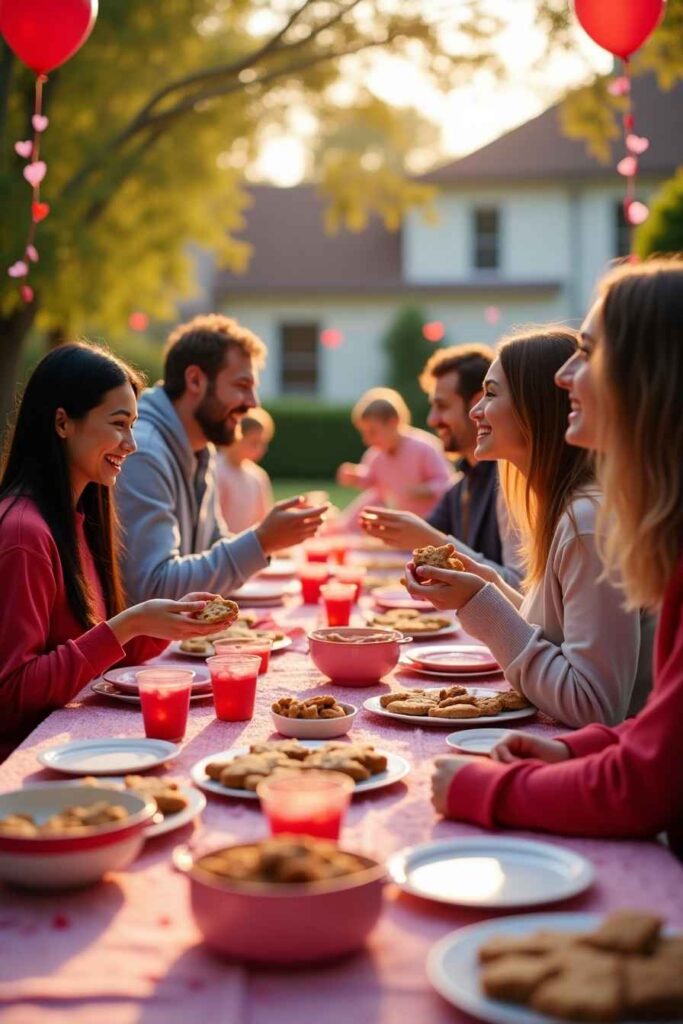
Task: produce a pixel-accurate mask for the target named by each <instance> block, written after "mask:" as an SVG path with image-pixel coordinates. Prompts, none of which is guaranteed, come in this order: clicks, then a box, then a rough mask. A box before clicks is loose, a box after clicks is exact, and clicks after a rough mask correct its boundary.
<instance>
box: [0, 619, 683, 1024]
mask: <svg viewBox="0 0 683 1024" xmlns="http://www.w3.org/2000/svg"><path fill="white" fill-rule="evenodd" d="M277 614H279V618H280V620H281V621H283V622H286V623H287V625H294V624H296V623H297V622H305V621H306V613H305V612H304V611H303V610H302V609H296V608H291V609H288V610H287V611H284V612H280V613H277ZM295 646H296V645H295ZM416 681H417V677H412V678H411V677H410V676H408V675H407V674H405V673H403V672H397V673H395V674H394V679H393V682H394V684H395V685H397V684H402V683H405V682H410V683H411V684H413V685H415V684H416ZM390 682H392V680H387V681H386V684H384V685H381V686H375V687H371V688H367V689H357V690H350V689H348V688H341V687H334V686H331V685H330V684H329V683H326V682H324V680H323V679H322V677H321V676H320V674H319V673H318V672H317V671H316V670H315V668H314V667H313V666H312V664H311V662H310V660H309V659H308V658H307V657H306V656H305V655H304V654H303V653H301V652H300V651H296V650H292V651H290V652H287V653H285V654H281V655H276V656H274V657H273V659H272V661H271V670H270V672H269V673H268V675H267V676H266V677H265V679H264V680H263V683H262V686H261V692H260V697H259V699H258V701H257V705H258V706H257V711H256V715H255V717H254V719H253V721H251V722H249V723H247V724H244V723H239V724H234V725H231V724H226V723H221V722H217V721H216V720H215V718H214V715H213V708H212V705H211V703H210V702H207V703H204V702H202V703H201V704H195V705H193V706H192V710H191V715H190V719H191V720H190V725H189V731H188V736H187V739H186V741H185V743H184V744H183V748H182V752H181V754H180V757H179V758H178V759H177V760H176V761H175V762H174V763H173V764H172V765H171V766H170V770H171V772H172V774H174V775H176V776H178V777H181V776H186V775H187V774H188V773H189V770H190V768H191V766H192V765H193V764H194V762H195V761H197V760H199V759H200V758H202V757H204V756H205V755H207V754H211V753H215V752H217V751H221V750H225V749H227V748H228V747H230V746H233V745H239V744H242V743H245V742H248V741H253V740H262V739H264V738H267V737H269V736H271V733H272V730H271V720H270V717H269V713H268V708H269V706H270V703H271V701H272V699H273V698H274V697H275V696H277V695H284V694H290V693H309V694H312V693H316V692H323V691H325V692H332V693H335V694H336V695H337V696H338V697H339V698H340V699H344V700H346V701H352V702H353V703H358V704H360V703H362V701H363V700H365V699H366V698H367V697H369V696H373V695H375V694H378V693H382V692H384V691H386V690H387V689H388V685H387V684H389V683H390ZM454 727H455V726H454ZM523 727H524V728H528V729H533V730H539V731H544V732H549V731H552V730H553V726H552V724H550V723H549V722H547V721H545V722H543V721H539V720H532V721H531V722H530V723H528V724H526V723H525V724H524V725H523ZM141 731H142V722H141V716H140V712H139V710H137V709H136V708H135V707H129V706H127V705H123V704H114V703H107V702H106V701H103V700H101V699H99V698H97V697H94V695H92V694H91V693H90V692H89V690H88V688H86V689H85V690H84V691H83V692H82V693H81V695H80V697H79V699H78V700H76V701H74V702H73V703H72V704H71V705H70V706H69V707H67V708H64V709H63V710H60V711H57V712H55V713H53V714H52V715H50V717H49V718H48V719H47V720H46V721H45V722H44V723H43V724H42V725H41V726H40V727H39V728H38V729H36V730H35V732H34V733H33V734H32V735H31V736H30V737H29V738H28V739H27V740H26V741H25V743H23V744H22V746H21V747H20V748H19V749H18V750H17V751H16V752H15V753H14V754H13V755H12V756H11V757H10V758H9V760H8V761H7V762H6V763H5V764H4V765H3V766H2V768H1V769H0V784H1V786H2V789H3V790H7V789H12V788H15V787H17V786H20V785H22V783H24V782H25V781H29V780H32V781H38V780H41V779H48V778H54V776H53V775H51V773H49V772H46V771H43V770H40V766H39V764H38V762H37V761H36V753H37V752H38V751H39V750H42V749H45V748H47V747H50V746H52V745H54V744H56V743H60V742H65V741H67V740H69V739H84V738H91V737H97V736H139V735H140V734H141ZM447 734H448V729H443V730H442V729H425V728H419V727H417V726H416V725H415V724H414V723H412V722H406V724H405V725H404V724H402V723H398V722H397V723H394V722H388V721H387V720H383V719H380V718H377V717H372V716H371V715H369V714H367V713H365V712H363V713H362V714H361V715H360V716H359V718H358V720H357V722H356V724H355V725H354V730H353V734H352V735H353V737H354V738H356V739H367V740H373V741H375V742H376V744H377V745H378V746H382V747H385V748H388V749H390V750H392V751H395V752H397V753H400V754H403V755H404V756H405V757H407V758H408V760H409V761H410V763H411V766H412V767H411V773H410V775H409V776H408V777H407V779H406V780H405V782H402V783H398V784H397V785H395V786H393V787H391V788H389V789H385V790H379V791H377V792H373V793H369V794H367V795H366V796H364V797H362V798H357V799H356V800H355V801H354V802H353V805H352V807H351V810H350V813H349V816H348V819H347V824H346V826H345V829H344V835H343V843H344V845H345V846H347V847H348V848H349V849H357V850H364V851H366V852H368V853H371V854H373V855H374V856H378V857H382V858H384V857H386V856H387V855H388V854H390V853H393V852H394V851H395V850H398V849H400V848H401V847H404V846H406V845H410V844H413V843H418V842H424V841H426V840H429V839H432V838H439V837H448V836H455V835H468V834H476V833H477V832H478V831H479V830H477V829H474V828H471V827H469V826H466V825H460V824H457V823H454V822H448V821H443V820H441V819H440V818H439V817H438V816H437V815H436V814H435V812H434V810H433V808H432V805H431V802H430V798H429V797H430V775H431V771H430V764H431V761H432V758H433V757H434V756H435V755H436V754H440V753H447V752H448V747H447V746H446V744H445V742H444V740H445V737H446V735H447ZM265 833H266V828H265V823H264V819H263V818H262V816H261V814H260V812H259V810H258V806H257V805H255V804H253V803H247V802H246V801H243V802H240V801H237V800H224V799H219V798H213V797H210V798H209V804H208V807H207V809H206V811H205V812H204V815H203V819H202V822H201V826H199V827H198V828H197V829H196V830H195V831H194V832H193V829H192V826H187V827H186V828H185V829H182V830H179V831H177V832H174V833H171V834H169V835H167V836H165V837H160V838H159V839H156V840H152V841H150V842H148V843H147V845H146V846H145V848H144V851H143V853H142V855H141V857H140V858H139V859H138V861H137V862H136V863H135V864H134V865H133V867H132V868H131V869H129V870H128V871H127V872H126V873H123V874H119V875H115V876H112V877H111V878H110V879H109V880H108V881H106V882H104V883H102V884H101V885H99V886H97V887H95V888H92V889H89V890H85V891H82V892H78V893H65V894H61V895H44V894H28V893H21V892H18V891H17V892H12V891H10V890H3V891H2V892H1V893H0V1004H2V1010H1V1011H0V1017H2V1020H3V1022H4V1024H34V1022H35V1024H92V1022H93V1021H95V1020H97V1022H98V1024H169V1022H173V1024H175V1022H179V1024H180V1022H183V1024H184V1022H186V1021H190V1020H197V1021H201V1022H202V1024H281V1022H282V1024H307V1022H309V1021H321V1022H324V1024H349V1022H350V1021H353V1022H354V1024H355V1022H357V1024H396V1022H398V1021H399V1020H401V1021H403V1020H413V1021H416V1022H420V1024H446V1022H453V1021H460V1022H462V1021H467V1020H470V1018H468V1017H467V1016H466V1015H464V1014H462V1013H460V1012H458V1011H456V1010H454V1009H453V1008H452V1007H450V1006H449V1005H448V1004H447V1003H445V1002H443V1001H442V1000H441V998H440V997H439V996H437V995H436V994H435V993H434V992H433V991H432V989H431V988H430V985H429V983H428V981H427V977H426V973H425V957H426V955H427V952H428V950H429V948H430V946H431V945H432V944H433V943H434V942H435V941H436V940H438V939H440V938H441V937H442V936H443V935H445V934H446V933H447V932H449V931H451V930H452V929H454V928H457V927H458V926H460V925H462V924H466V923H470V922H473V921H476V920H481V919H484V918H485V917H486V916H489V915H486V914H482V913H478V912H474V911H469V910H463V909H458V908H455V907H442V906H438V905H436V904H430V903H427V902H424V901H420V900H417V899H413V898H411V897H406V896H402V895H400V894H399V893H398V892H397V891H395V890H394V889H393V887H388V889H387V895H386V904H385V909H384V913H383V915H382V917H381V920H380V923H379V925H378V927H377V928H376V929H375V931H374V933H373V934H372V936H371V939H370V941H369V943H368V946H367V948H366V949H365V950H364V951H362V952H360V953H358V954H357V955H355V956H353V957H350V958H348V959H346V960H344V961H343V962H339V963H336V964H333V965H329V966H323V967H320V968H315V969H303V970H266V969H251V968H246V967H242V966H233V965H228V964H225V963H222V962H220V961H219V960H217V959H214V958H213V957H212V956H210V955H209V954H208V953H207V952H206V951H205V950H204V948H203V947H202V945H201V944H200V941H199V935H198V933H197V931H196V929H195V927H194V925H193V922H192V918H191V916H190V912H189V906H188V892H187V883H186V881H185V879H184V878H183V877H182V876H181V875H179V874H177V873H176V872H175V871H174V870H173V869H172V867H171V863H170V855H171V851H172V850H173V847H174V846H175V845H176V844H177V843H179V842H187V841H189V840H192V841H196V840H199V839H201V841H202V842H204V841H205V840H208V841H211V840H212V839H214V838H215V840H216V844H218V843H219V842H222V841H228V842H229V841H231V840H245V839H250V838H257V837H261V836H263V835H265ZM549 841H550V842H554V843H561V844H562V845H565V846H568V847H570V848H571V849H574V850H576V851H578V852H579V853H582V854H583V855H584V856H586V857H588V858H589V859H590V860H591V862H592V863H593V865H594V868H595V871H596V882H595V885H594V886H593V887H592V889H591V890H589V891H588V892H587V893H585V894H584V895H582V896H579V897H577V898H575V899H573V900H570V901H567V902H565V903H564V904H561V905H558V907H557V909H560V910H581V911H604V910H609V909H612V908H615V907H619V906H625V905H630V906H638V905H640V906H647V907H651V908H653V909H655V910H657V911H660V912H661V913H662V914H663V915H664V916H665V917H666V918H667V920H668V922H669V923H670V924H672V925H675V926H678V927H683V870H682V869H681V866H680V864H679V863H678V862H677V861H675V859H674V858H673V857H672V855H671V854H670V853H669V852H668V850H667V849H666V848H664V847H663V846H661V845H659V844H658V843H656V842H616V841H615V842H607V841H596V840H580V839H572V840H569V839H567V840H558V839H555V838H550V839H549ZM553 909H555V908H553Z"/></svg>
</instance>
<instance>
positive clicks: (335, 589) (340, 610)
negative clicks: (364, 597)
mask: <svg viewBox="0 0 683 1024" xmlns="http://www.w3.org/2000/svg"><path fill="white" fill-rule="evenodd" d="M320 593H321V595H322V599H323V601H324V602H325V614H326V616H327V625H328V626H348V624H349V619H350V618H351V606H352V605H353V602H354V599H355V596H356V586H355V584H354V583H337V582H336V581H335V580H332V581H331V582H330V583H323V585H322V587H321V588H320Z"/></svg>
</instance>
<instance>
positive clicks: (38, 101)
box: [24, 75, 47, 252]
mask: <svg viewBox="0 0 683 1024" xmlns="http://www.w3.org/2000/svg"><path fill="white" fill-rule="evenodd" d="M45 82H47V75H37V76H36V93H35V102H34V105H33V115H34V117H40V116H41V115H42V113H43V85H44V84H45ZM31 123H32V124H33V122H31ZM41 134H42V133H41V132H39V131H38V130H37V129H36V128H35V126H34V127H33V149H32V151H31V163H35V162H36V160H37V159H38V158H39V156H40V136H41ZM39 202H40V182H39V183H38V184H37V185H34V186H33V196H32V203H31V221H30V225H29V229H28V238H27V239H26V246H25V249H24V252H26V249H28V247H29V246H30V245H33V242H34V239H35V237H36V227H37V224H36V221H35V220H34V217H33V203H39Z"/></svg>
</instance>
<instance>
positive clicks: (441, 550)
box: [413, 544, 465, 572]
mask: <svg viewBox="0 0 683 1024" xmlns="http://www.w3.org/2000/svg"><path fill="white" fill-rule="evenodd" d="M413 563H414V564H415V566H416V567H417V566H418V565H433V566H434V567H435V568H437V569H456V570H458V571H459V572H464V571H465V566H464V564H463V562H461V561H460V559H459V558H457V557H456V555H455V545H453V544H442V545H441V546H440V547H434V545H433V544H428V545H427V546H426V547H424V548H415V549H414V550H413Z"/></svg>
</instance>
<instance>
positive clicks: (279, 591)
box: [229, 580, 301, 605]
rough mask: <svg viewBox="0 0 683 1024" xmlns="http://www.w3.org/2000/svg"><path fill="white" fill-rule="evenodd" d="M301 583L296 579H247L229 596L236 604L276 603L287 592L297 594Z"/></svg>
mask: <svg viewBox="0 0 683 1024" xmlns="http://www.w3.org/2000/svg"><path fill="white" fill-rule="evenodd" d="M300 590H301V584H300V583H299V581H298V580H291V581H290V582H288V583H282V582H281V581H278V580H249V581H248V582H247V583H245V584H244V586H242V587H240V588H239V590H236V591H235V592H234V593H232V594H230V595H229V597H230V599H231V600H232V601H237V602H238V604H244V605H248V604H249V603H250V602H254V603H258V604H265V603H268V604H271V603H272V604H277V603H279V602H280V601H282V599H283V598H284V597H285V596H286V595H287V594H298V593H299V592H300Z"/></svg>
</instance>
